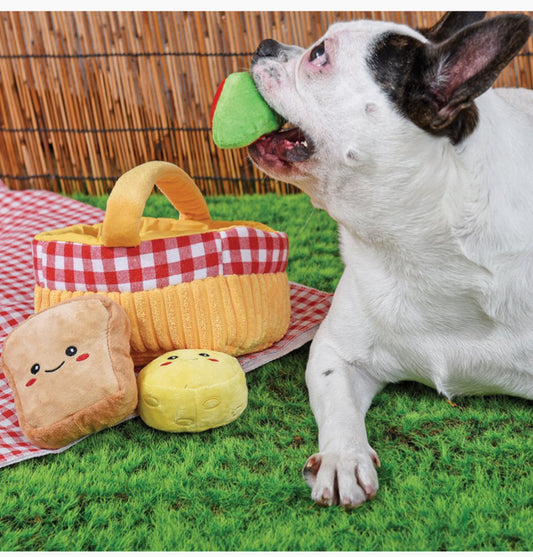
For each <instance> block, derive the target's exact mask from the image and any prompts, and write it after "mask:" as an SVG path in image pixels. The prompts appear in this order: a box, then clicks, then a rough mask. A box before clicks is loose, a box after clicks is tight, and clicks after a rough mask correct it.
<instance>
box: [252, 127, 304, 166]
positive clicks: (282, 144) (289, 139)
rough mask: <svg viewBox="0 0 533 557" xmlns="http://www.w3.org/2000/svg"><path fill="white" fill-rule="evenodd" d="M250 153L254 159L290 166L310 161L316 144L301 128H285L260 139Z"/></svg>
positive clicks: (253, 145)
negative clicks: (278, 162) (279, 162)
mask: <svg viewBox="0 0 533 557" xmlns="http://www.w3.org/2000/svg"><path fill="white" fill-rule="evenodd" d="M250 152H251V155H252V157H253V158H256V157H257V158H259V159H261V160H265V161H269V160H270V161H281V162H282V163H285V164H287V165H290V164H294V163H300V162H305V161H307V160H309V158H310V157H311V155H312V154H313V152H314V144H313V142H312V141H311V139H310V138H309V137H308V136H306V135H305V133H304V132H303V131H302V130H301V129H300V128H298V127H289V128H287V127H284V128H282V129H281V130H278V131H275V132H272V133H269V134H267V135H263V136H262V137H260V138H259V139H258V140H257V141H256V142H255V143H253V144H252V145H250Z"/></svg>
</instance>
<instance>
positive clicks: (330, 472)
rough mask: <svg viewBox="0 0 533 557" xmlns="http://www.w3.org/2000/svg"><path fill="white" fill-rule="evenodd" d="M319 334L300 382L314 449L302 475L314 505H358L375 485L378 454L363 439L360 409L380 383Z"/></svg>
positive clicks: (372, 492)
mask: <svg viewBox="0 0 533 557" xmlns="http://www.w3.org/2000/svg"><path fill="white" fill-rule="evenodd" d="M320 332H321V331H319V333H320ZM319 337H320V335H317V338H316V339H315V341H314V342H313V345H312V348H311V354H310V359H309V364H308V366H307V371H306V381H307V387H308V390H309V399H310V403H311V408H312V410H313V413H314V415H315V419H316V422H317V424H318V431H319V433H318V437H319V451H320V452H319V453H318V454H315V455H313V456H311V457H310V458H309V460H308V461H307V463H306V465H305V467H304V470H303V475H304V478H305V481H306V482H307V484H308V485H309V486H310V487H311V490H312V493H311V496H312V498H313V499H314V500H315V501H316V502H317V503H318V504H320V505H336V504H339V505H342V506H345V507H349V508H352V507H358V506H359V505H361V504H362V503H363V502H364V501H366V500H368V499H372V498H373V497H374V496H375V495H376V492H377V489H378V478H377V473H376V469H375V465H378V466H379V459H378V456H377V454H376V452H375V451H374V450H373V449H372V447H371V446H370V445H369V444H368V440H367V436H366V429H365V414H366V411H367V410H368V408H369V406H370V404H371V402H372V399H373V397H374V396H375V394H376V393H377V392H379V391H380V390H381V388H382V387H383V385H382V384H381V383H379V382H378V381H376V380H375V379H373V378H372V377H370V376H368V375H367V374H365V373H364V372H363V371H362V370H361V369H358V366H357V365H356V364H350V363H349V362H346V361H344V360H343V359H342V358H341V357H339V356H338V355H337V354H336V353H335V351H334V348H333V347H332V346H331V344H330V343H328V342H327V341H322V340H321V339H320V338H319Z"/></svg>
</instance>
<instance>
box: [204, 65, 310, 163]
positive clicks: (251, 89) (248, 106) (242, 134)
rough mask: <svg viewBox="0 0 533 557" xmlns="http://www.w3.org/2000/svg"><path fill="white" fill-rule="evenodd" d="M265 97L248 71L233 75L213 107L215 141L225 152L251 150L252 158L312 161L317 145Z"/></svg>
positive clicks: (217, 96)
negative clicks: (289, 122) (288, 121)
mask: <svg viewBox="0 0 533 557" xmlns="http://www.w3.org/2000/svg"><path fill="white" fill-rule="evenodd" d="M287 125H288V124H287V120H286V119H285V118H284V117H283V116H282V115H280V114H278V113H277V112H276V111H275V110H274V109H273V108H272V107H271V106H269V105H268V103H267V102H266V100H265V99H264V98H263V97H262V96H261V94H260V93H259V91H258V90H257V87H256V85H255V83H254V81H253V78H252V76H251V75H250V74H249V73H247V72H237V73H233V74H230V75H229V76H228V77H227V78H226V79H225V80H224V81H223V82H222V83H221V84H220V85H219V87H218V89H217V92H216V94H215V98H214V100H213V105H212V107H211V127H212V135H213V141H214V142H215V144H216V145H217V146H218V147H220V148H222V149H236V148H240V147H249V148H250V150H251V153H250V154H251V155H252V158H254V156H255V157H257V158H261V159H263V160H265V159H266V160H270V161H271V162H278V163H279V162H281V163H284V164H293V163H299V162H304V161H306V160H308V159H309V157H310V156H311V154H312V152H313V144H312V142H311V141H310V140H309V138H308V137H306V136H305V134H304V132H303V131H302V130H301V129H300V128H297V127H287Z"/></svg>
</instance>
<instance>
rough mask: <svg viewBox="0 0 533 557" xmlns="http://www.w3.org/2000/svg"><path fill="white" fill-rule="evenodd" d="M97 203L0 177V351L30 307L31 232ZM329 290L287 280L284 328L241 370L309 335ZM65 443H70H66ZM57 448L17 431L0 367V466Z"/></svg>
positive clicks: (83, 215) (96, 214)
mask: <svg viewBox="0 0 533 557" xmlns="http://www.w3.org/2000/svg"><path fill="white" fill-rule="evenodd" d="M103 217H104V212H103V211H102V210H101V209H97V208H95V207H91V206H89V205H85V204H84V203H80V202H79V201H75V200H72V199H68V198H65V197H62V196H60V195H57V194H54V193H51V192H48V191H33V190H31V191H22V192H20V191H11V190H9V189H8V188H7V187H6V186H5V185H4V184H3V183H2V182H0V269H1V271H0V353H1V350H2V346H3V343H4V340H5V338H6V337H7V335H8V334H9V333H10V332H11V330H12V329H13V328H14V327H16V326H17V325H18V324H20V323H22V322H23V321H24V320H25V319H26V318H27V317H29V316H30V315H31V314H32V313H33V287H34V285H35V277H34V272H33V264H32V241H33V237H34V236H35V235H36V234H38V233H40V232H44V231H46V230H53V229H55V228H62V227H65V226H71V225H73V224H79V223H87V224H95V223H97V222H102V220H103ZM331 296H332V295H331V294H328V293H326V292H321V291H319V290H315V289H313V288H309V287H307V286H303V285H300V284H296V283H291V306H292V315H291V322H290V326H289V331H288V332H287V334H286V335H285V337H284V338H283V339H281V340H280V341H279V342H277V343H276V344H275V345H274V346H272V347H270V348H269V349H267V350H263V351H262V352H256V353H254V354H248V355H246V356H241V357H240V358H239V361H240V363H241V365H242V367H243V369H244V371H246V372H248V371H251V370H253V369H255V368H257V367H259V366H261V365H263V364H265V363H267V362H270V361H272V360H275V359H276V358H280V357H281V356H284V355H285V354H288V353H289V352H291V351H292V350H295V349H296V348H299V347H300V346H302V345H303V344H305V343H306V342H308V341H309V340H311V339H312V338H313V336H314V334H315V332H316V329H317V327H318V325H319V324H320V322H321V321H322V319H323V318H324V317H325V315H326V313H327V311H328V309H329V306H330V303H331ZM69 446H70V445H69ZM67 448H68V447H64V448H62V449H59V450H57V451H50V450H45V449H39V448H38V447H35V446H34V445H32V444H31V443H29V442H28V440H27V439H26V438H25V437H24V435H23V434H22V431H21V430H20V427H19V424H18V421H17V416H16V413H15V404H14V399H13V394H12V392H11V389H10V388H9V385H8V384H7V381H6V378H5V376H4V374H3V373H1V372H0V467H2V466H7V465H8V464H14V463H16V462H19V461H22V460H26V459H28V458H34V457H37V456H42V455H45V454H50V453H57V452H61V451H64V450H66V449H67Z"/></svg>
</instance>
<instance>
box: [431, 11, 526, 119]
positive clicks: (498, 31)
mask: <svg viewBox="0 0 533 557" xmlns="http://www.w3.org/2000/svg"><path fill="white" fill-rule="evenodd" d="M530 34H531V20H530V19H529V17H528V16H526V15H518V14H512V15H502V16H498V17H495V18H492V19H487V20H485V21H482V22H480V23H476V24H474V25H470V26H469V27H466V28H465V29H463V30H462V31H460V32H459V33H456V34H455V35H454V36H453V37H452V38H451V39H448V40H447V41H445V42H443V43H441V44H439V45H438V46H436V47H431V46H430V47H428V49H427V52H426V60H427V62H426V63H427V67H426V70H425V73H424V76H423V80H424V83H425V89H426V94H427V96H428V100H429V101H430V102H431V104H432V106H433V114H431V115H430V117H429V121H428V124H429V125H430V127H431V128H433V129H440V128H444V127H446V126H448V125H449V124H450V123H451V122H452V121H453V119H454V118H455V117H456V116H457V115H458V113H459V112H460V111H461V110H463V109H465V108H467V107H468V106H471V105H472V103H473V102H474V99H475V98H476V97H478V96H479V95H481V94H482V93H484V92H485V91H486V90H487V89H488V88H489V87H490V86H491V85H492V84H493V83H494V81H496V78H497V77H498V75H499V74H500V72H501V71H502V70H503V68H504V67H505V66H506V65H507V64H508V63H509V62H510V61H511V60H512V59H513V58H514V57H515V56H516V55H517V54H518V52H519V50H520V49H521V48H522V47H523V46H524V44H525V42H526V41H527V40H528V38H529V35H530Z"/></svg>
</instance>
